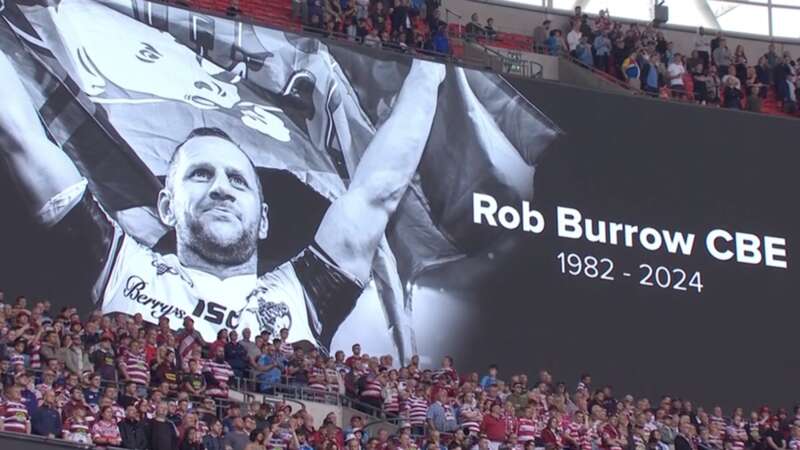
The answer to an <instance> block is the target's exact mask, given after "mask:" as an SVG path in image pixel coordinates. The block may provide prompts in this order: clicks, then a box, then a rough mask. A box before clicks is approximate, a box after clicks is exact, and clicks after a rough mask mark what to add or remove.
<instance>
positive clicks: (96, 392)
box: [83, 373, 101, 406]
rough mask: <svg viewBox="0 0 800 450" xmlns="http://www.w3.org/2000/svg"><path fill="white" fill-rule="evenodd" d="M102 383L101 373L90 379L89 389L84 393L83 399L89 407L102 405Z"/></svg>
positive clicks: (94, 374)
mask: <svg viewBox="0 0 800 450" xmlns="http://www.w3.org/2000/svg"><path fill="white" fill-rule="evenodd" d="M100 383H101V378H100V374H99V373H93V374H92V375H91V376H90V378H89V388H88V389H86V390H85V391H83V399H84V400H86V404H87V405H90V406H91V405H95V406H96V405H98V404H99V403H100Z"/></svg>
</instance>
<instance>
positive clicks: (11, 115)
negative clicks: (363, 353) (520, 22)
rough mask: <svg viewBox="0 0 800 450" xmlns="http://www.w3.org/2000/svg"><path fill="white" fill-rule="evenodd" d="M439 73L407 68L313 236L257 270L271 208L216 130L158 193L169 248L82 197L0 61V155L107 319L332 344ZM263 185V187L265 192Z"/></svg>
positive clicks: (182, 148) (413, 163)
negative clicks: (68, 247) (80, 270)
mask: <svg viewBox="0 0 800 450" xmlns="http://www.w3.org/2000/svg"><path fill="white" fill-rule="evenodd" d="M443 79H444V66H442V65H440V64H436V63H430V62H422V61H418V60H417V61H414V63H413V65H412V67H411V71H410V72H409V74H408V76H407V77H406V79H405V82H404V84H403V88H402V90H401V92H400V94H399V95H398V97H397V101H396V104H395V106H394V108H393V110H392V114H391V116H390V117H389V118H388V119H387V120H386V121H385V122H384V124H383V125H382V126H381V128H380V129H379V130H378V131H377V132H376V134H375V137H374V139H373V140H372V142H371V143H370V144H369V146H368V147H367V149H366V152H365V153H364V155H363V157H362V159H361V161H360V163H359V165H358V167H357V169H356V171H355V173H354V175H353V177H352V181H351V183H350V185H349V187H348V190H347V192H346V193H345V194H344V195H342V196H340V197H339V198H338V199H336V200H335V201H334V202H333V203H332V204H331V206H330V207H329V209H328V210H327V211H326V213H325V215H324V217H323V219H322V221H321V223H320V225H319V228H318V229H317V231H316V234H315V238H314V242H313V243H312V244H311V245H309V246H308V247H307V248H306V249H304V250H303V251H301V252H300V254H299V255H297V256H296V257H295V258H293V259H292V260H291V261H289V262H287V263H284V264H283V265H281V266H279V267H278V268H276V269H275V270H273V271H272V272H269V273H267V274H264V275H262V276H260V277H259V276H258V275H257V273H256V266H257V261H258V255H257V251H256V249H257V242H258V241H259V240H261V239H265V238H266V237H267V234H268V232H269V218H268V212H269V207H268V205H267V204H266V203H265V202H264V198H263V192H262V186H261V185H260V180H259V178H258V175H257V174H256V171H255V167H254V165H253V163H252V161H251V160H250V159H249V157H248V156H247V155H246V154H245V153H244V152H243V151H242V150H241V148H239V146H238V145H237V144H236V143H235V142H234V141H233V140H232V139H231V138H230V137H229V136H228V135H227V134H226V133H225V132H224V131H223V130H219V129H215V128H198V129H196V130H194V131H193V132H192V133H190V134H189V136H187V138H186V139H185V140H184V141H183V142H182V143H181V144H180V145H178V146H177V148H176V149H175V152H174V154H173V156H172V159H171V161H170V163H169V168H168V171H167V176H166V181H165V186H164V188H163V189H162V190H161V191H160V193H159V195H158V199H157V210H158V214H159V217H160V219H161V221H162V222H163V223H164V224H165V225H166V226H168V227H171V228H173V229H174V230H175V234H176V240H177V252H176V254H169V255H161V254H159V253H157V252H155V251H153V250H151V249H150V248H148V247H147V246H145V245H143V244H141V243H139V242H137V241H136V240H135V239H133V238H132V237H131V236H129V235H126V234H125V233H124V232H123V231H122V229H121V227H119V226H118V225H117V224H116V223H115V222H114V220H113V219H112V218H110V217H109V215H108V214H106V213H105V212H104V211H103V210H102V209H101V207H100V206H99V205H98V204H97V203H96V202H95V200H94V198H93V197H92V196H91V194H90V193H89V192H88V191H87V188H86V186H87V181H86V180H85V179H84V178H83V177H82V175H81V174H80V173H79V172H78V169H77V168H76V166H75V164H74V163H73V162H72V160H71V159H69V157H68V156H67V155H66V154H64V153H63V152H62V151H61V150H60V149H59V148H58V147H57V146H56V145H54V144H53V143H52V142H51V141H50V140H49V139H48V138H47V136H46V134H45V132H44V129H43V127H42V125H41V122H40V121H39V118H38V117H37V115H36V111H35V108H34V106H33V104H32V102H31V100H30V98H29V97H28V96H27V94H26V91H25V88H24V86H23V84H22V83H21V81H20V79H19V77H18V76H17V74H16V72H15V70H14V68H13V67H12V66H11V63H10V61H9V60H8V58H7V57H6V56H5V55H3V54H0V83H2V84H3V85H4V86H5V89H4V92H5V94H4V98H5V101H4V105H5V106H4V108H2V110H0V155H2V157H3V158H4V159H5V161H6V163H7V164H8V166H9V167H10V168H11V171H12V173H13V174H14V175H15V176H16V178H17V180H18V182H19V184H20V186H21V187H22V190H23V192H24V194H25V195H26V197H27V198H28V199H29V201H30V203H31V206H32V207H33V210H34V211H38V218H39V219H40V221H41V222H42V223H43V224H45V225H47V226H51V227H55V228H57V229H60V230H62V231H66V232H68V233H69V235H70V237H71V238H74V239H86V248H87V251H90V252H91V253H92V256H93V261H94V262H96V264H95V267H91V268H87V270H92V271H94V272H95V273H96V274H97V276H98V278H97V282H96V284H95V286H94V296H95V299H96V301H97V302H98V306H99V307H100V308H102V311H103V312H104V313H112V312H123V313H127V314H131V315H132V314H135V313H141V314H142V315H143V316H144V317H145V318H147V320H149V321H151V322H155V321H157V320H158V318H159V317H162V316H163V317H167V318H169V320H170V326H171V327H172V328H173V329H176V328H178V327H179V326H180V325H181V324H182V322H183V320H184V318H186V317H192V318H194V323H195V329H196V330H197V331H198V332H199V333H200V334H201V335H202V337H203V338H204V340H206V341H212V340H213V339H214V336H215V335H216V333H217V331H218V330H219V329H220V328H232V329H235V328H238V327H240V326H241V327H242V328H250V329H252V330H258V331H259V332H262V331H267V332H268V333H269V334H275V333H277V331H278V330H280V329H281V328H287V329H288V330H289V341H290V342H297V341H302V340H305V341H310V342H312V343H318V344H321V345H323V346H326V347H327V346H328V345H329V344H330V342H331V339H332V337H333V334H334V333H335V331H336V329H337V328H338V326H339V324H341V323H342V321H343V320H344V319H345V318H346V316H347V314H348V313H349V312H350V311H351V310H352V309H353V307H354V305H355V301H356V299H357V298H358V296H359V295H360V293H361V290H362V288H363V286H364V284H365V282H366V281H367V279H368V277H369V273H370V267H371V263H372V259H373V257H374V254H375V251H376V248H377V246H378V243H379V241H380V239H381V237H382V235H383V232H384V229H385V227H386V225H387V223H388V220H389V217H390V216H391V214H392V213H393V212H394V210H395V208H396V207H397V205H398V203H399V201H400V199H401V197H402V195H403V194H404V192H405V190H406V187H407V185H408V183H409V181H410V179H411V177H412V176H413V174H414V172H415V171H416V167H417V165H418V163H419V160H420V158H421V155H422V151H423V149H424V147H425V143H426V141H427V139H428V134H429V132H430V129H431V124H432V122H433V116H434V113H435V110H436V102H437V96H438V87H439V84H440V83H441V82H442V80H443ZM263 189H269V186H264V187H263Z"/></svg>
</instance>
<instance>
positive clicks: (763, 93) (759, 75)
mask: <svg viewBox="0 0 800 450" xmlns="http://www.w3.org/2000/svg"><path fill="white" fill-rule="evenodd" d="M755 71H756V79H757V80H758V83H759V84H761V87H760V88H759V91H758V96H759V97H760V98H762V99H765V98H767V91H768V88H769V85H770V75H771V73H770V68H769V63H768V62H767V57H766V56H762V57H761V58H758V65H757V66H756V67H755Z"/></svg>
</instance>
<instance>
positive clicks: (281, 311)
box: [247, 288, 292, 335]
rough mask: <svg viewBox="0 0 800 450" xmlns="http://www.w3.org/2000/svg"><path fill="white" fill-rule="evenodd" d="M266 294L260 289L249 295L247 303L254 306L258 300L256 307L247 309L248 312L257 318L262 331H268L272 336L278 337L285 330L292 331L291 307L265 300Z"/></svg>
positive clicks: (264, 290)
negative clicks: (278, 333) (279, 332)
mask: <svg viewBox="0 0 800 450" xmlns="http://www.w3.org/2000/svg"><path fill="white" fill-rule="evenodd" d="M266 292H267V290H266V289H264V288H258V289H256V290H254V291H253V292H252V293H251V294H250V295H248V296H247V303H248V304H252V302H253V301H254V300H256V307H255V308H247V311H248V312H251V313H253V314H254V315H255V316H256V319H257V320H258V326H259V328H260V329H261V331H265V330H266V331H267V332H268V333H269V334H270V335H276V334H277V332H278V331H280V330H281V329H283V328H286V329H287V330H288V329H291V328H292V314H291V313H290V312H289V306H288V305H286V304H285V303H276V302H272V301H268V300H265V299H264V298H263V295H264V294H266Z"/></svg>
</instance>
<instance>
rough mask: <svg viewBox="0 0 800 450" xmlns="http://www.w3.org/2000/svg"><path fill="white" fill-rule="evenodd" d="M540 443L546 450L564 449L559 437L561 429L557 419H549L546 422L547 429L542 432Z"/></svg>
mask: <svg viewBox="0 0 800 450" xmlns="http://www.w3.org/2000/svg"><path fill="white" fill-rule="evenodd" d="M542 442H544V448H545V449H546V450H561V449H562V448H564V443H563V439H562V437H561V428H560V424H559V420H558V418H557V417H551V418H550V419H549V420H548V421H547V427H546V428H545V429H544V430H542Z"/></svg>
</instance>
